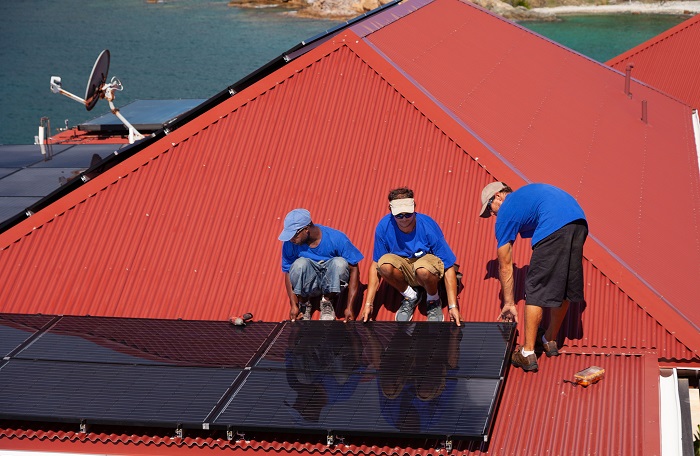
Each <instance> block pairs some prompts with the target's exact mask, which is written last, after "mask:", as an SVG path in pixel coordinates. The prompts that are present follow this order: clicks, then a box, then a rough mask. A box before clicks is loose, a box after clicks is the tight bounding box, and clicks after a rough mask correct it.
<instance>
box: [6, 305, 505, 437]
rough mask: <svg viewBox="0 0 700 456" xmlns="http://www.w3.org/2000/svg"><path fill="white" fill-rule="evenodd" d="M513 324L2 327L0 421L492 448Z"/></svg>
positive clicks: (35, 321)
mask: <svg viewBox="0 0 700 456" xmlns="http://www.w3.org/2000/svg"><path fill="white" fill-rule="evenodd" d="M513 338H514V326H512V325H510V324H505V323H465V324H464V325H463V326H462V327H461V328H458V327H456V326H454V325H452V324H448V323H426V322H422V323H396V322H371V323H368V324H362V323H352V322H351V323H348V324H345V323H342V322H335V321H333V322H321V321H310V322H306V321H300V322H295V323H290V322H283V323H264V322H253V323H249V324H248V325H247V326H233V325H231V324H229V323H224V322H207V321H180V320H148V319H120V318H99V317H50V316H17V315H3V314H0V350H2V352H3V353H5V354H6V357H5V361H4V362H3V364H0V403H1V404H3V405H2V407H0V419H1V418H4V419H22V420H34V421H60V422H76V423H84V422H87V423H99V424H106V425H110V424H115V425H117V424H118V425H133V426H160V427H169V426H170V427H173V428H191V429H222V430H235V431H238V432H246V431H279V430H282V431H284V432H288V431H290V430H295V431H299V432H306V433H317V434H323V435H330V434H331V433H333V434H334V435H350V434H352V435H382V436H392V435H393V436H402V437H418V436H420V437H437V438H449V439H452V438H455V439H480V440H485V439H487V437H488V433H489V431H490V428H491V426H492V420H493V415H494V413H495V406H496V404H497V402H498V398H499V395H500V392H501V391H502V389H503V381H504V375H505V369H506V359H507V354H508V353H509V352H510V350H511V348H512V343H513Z"/></svg>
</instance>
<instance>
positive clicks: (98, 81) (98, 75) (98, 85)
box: [51, 49, 144, 144]
mask: <svg viewBox="0 0 700 456" xmlns="http://www.w3.org/2000/svg"><path fill="white" fill-rule="evenodd" d="M108 71H109V50H108V49H105V50H104V51H102V52H101V53H100V55H99V56H98V57H97V60H96V61H95V65H94V66H93V67H92V72H91V73H90V78H89V79H88V83H87V88H86V89H85V98H80V97H79V96H77V95H73V94H72V93H70V92H68V91H67V90H63V88H62V87H61V78H60V77H59V76H51V91H52V92H53V93H60V94H62V95H65V96H67V97H68V98H72V99H73V100H75V101H77V102H78V103H81V104H83V105H85V109H87V110H88V111H90V110H92V108H94V107H95V104H97V102H98V100H99V99H100V98H106V99H107V101H109V107H110V109H111V111H112V114H114V115H115V116H117V117H118V118H119V120H121V121H122V123H123V124H124V126H126V128H127V129H128V130H129V142H130V143H131V144H133V143H134V141H136V140H139V139H143V138H144V136H143V135H142V134H141V133H139V132H138V130H136V128H134V127H133V125H131V124H130V123H129V121H128V120H126V119H125V118H124V116H122V115H121V113H120V112H119V110H118V109H117V108H116V107H115V106H114V92H116V91H121V90H123V89H124V87H123V86H122V83H121V81H120V80H119V79H117V78H114V77H113V78H112V80H111V81H110V82H109V83H107V73H108Z"/></svg>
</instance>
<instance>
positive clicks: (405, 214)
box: [394, 212, 415, 220]
mask: <svg viewBox="0 0 700 456" xmlns="http://www.w3.org/2000/svg"><path fill="white" fill-rule="evenodd" d="M414 213H415V212H403V213H401V214H396V215H395V216H394V218H397V219H399V220H401V219H405V218H411V217H413V214H414Z"/></svg>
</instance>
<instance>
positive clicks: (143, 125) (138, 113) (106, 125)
mask: <svg viewBox="0 0 700 456" xmlns="http://www.w3.org/2000/svg"><path fill="white" fill-rule="evenodd" d="M204 101H206V100H205V99H182V100H135V101H133V102H131V103H129V104H127V105H125V106H123V107H121V108H119V112H120V113H121V114H122V115H123V116H124V117H125V118H126V119H127V120H128V121H129V123H130V124H131V125H133V126H134V128H136V129H137V130H139V131H140V132H144V131H154V130H158V129H159V128H162V127H163V124H165V123H166V122H168V121H170V120H172V119H173V118H175V117H178V116H180V115H182V114H184V113H186V112H187V111H189V110H190V109H192V108H194V107H196V106H199V105H200V104H202V103H203V102H204ZM78 128H79V129H81V130H83V131H110V132H118V131H126V127H125V126H124V124H123V123H122V122H121V120H119V119H118V118H117V116H115V115H114V114H112V113H111V112H110V113H107V114H104V115H102V116H100V117H97V118H95V119H92V120H90V121H88V122H85V123H82V124H80V125H78Z"/></svg>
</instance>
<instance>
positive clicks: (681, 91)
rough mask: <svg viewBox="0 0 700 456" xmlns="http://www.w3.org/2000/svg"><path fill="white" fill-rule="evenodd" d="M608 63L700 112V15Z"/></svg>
mask: <svg viewBox="0 0 700 456" xmlns="http://www.w3.org/2000/svg"><path fill="white" fill-rule="evenodd" d="M606 64H607V65H610V66H611V67H613V68H615V69H616V70H619V71H621V72H622V73H625V71H626V70H627V66H628V65H633V68H632V72H631V75H632V77H633V78H635V79H638V80H639V81H643V82H644V83H646V84H648V85H650V86H653V87H655V88H657V89H661V90H663V91H664V92H666V93H668V94H669V95H671V96H673V97H676V98H677V99H679V100H681V101H683V102H684V103H687V104H688V105H690V106H692V107H694V108H696V109H700V78H699V77H698V75H700V14H697V15H695V16H693V17H691V18H690V19H688V20H686V21H684V22H682V23H680V24H678V25H677V26H675V27H673V28H671V29H669V30H667V31H666V32H664V33H662V34H660V35H658V36H655V37H654V38H651V39H650V40H648V41H645V42H644V43H642V44H640V45H639V46H637V47H634V48H632V49H630V50H629V51H627V52H624V53H622V54H620V55H618V56H617V57H614V58H612V59H610V60H608V61H607V62H606Z"/></svg>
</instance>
